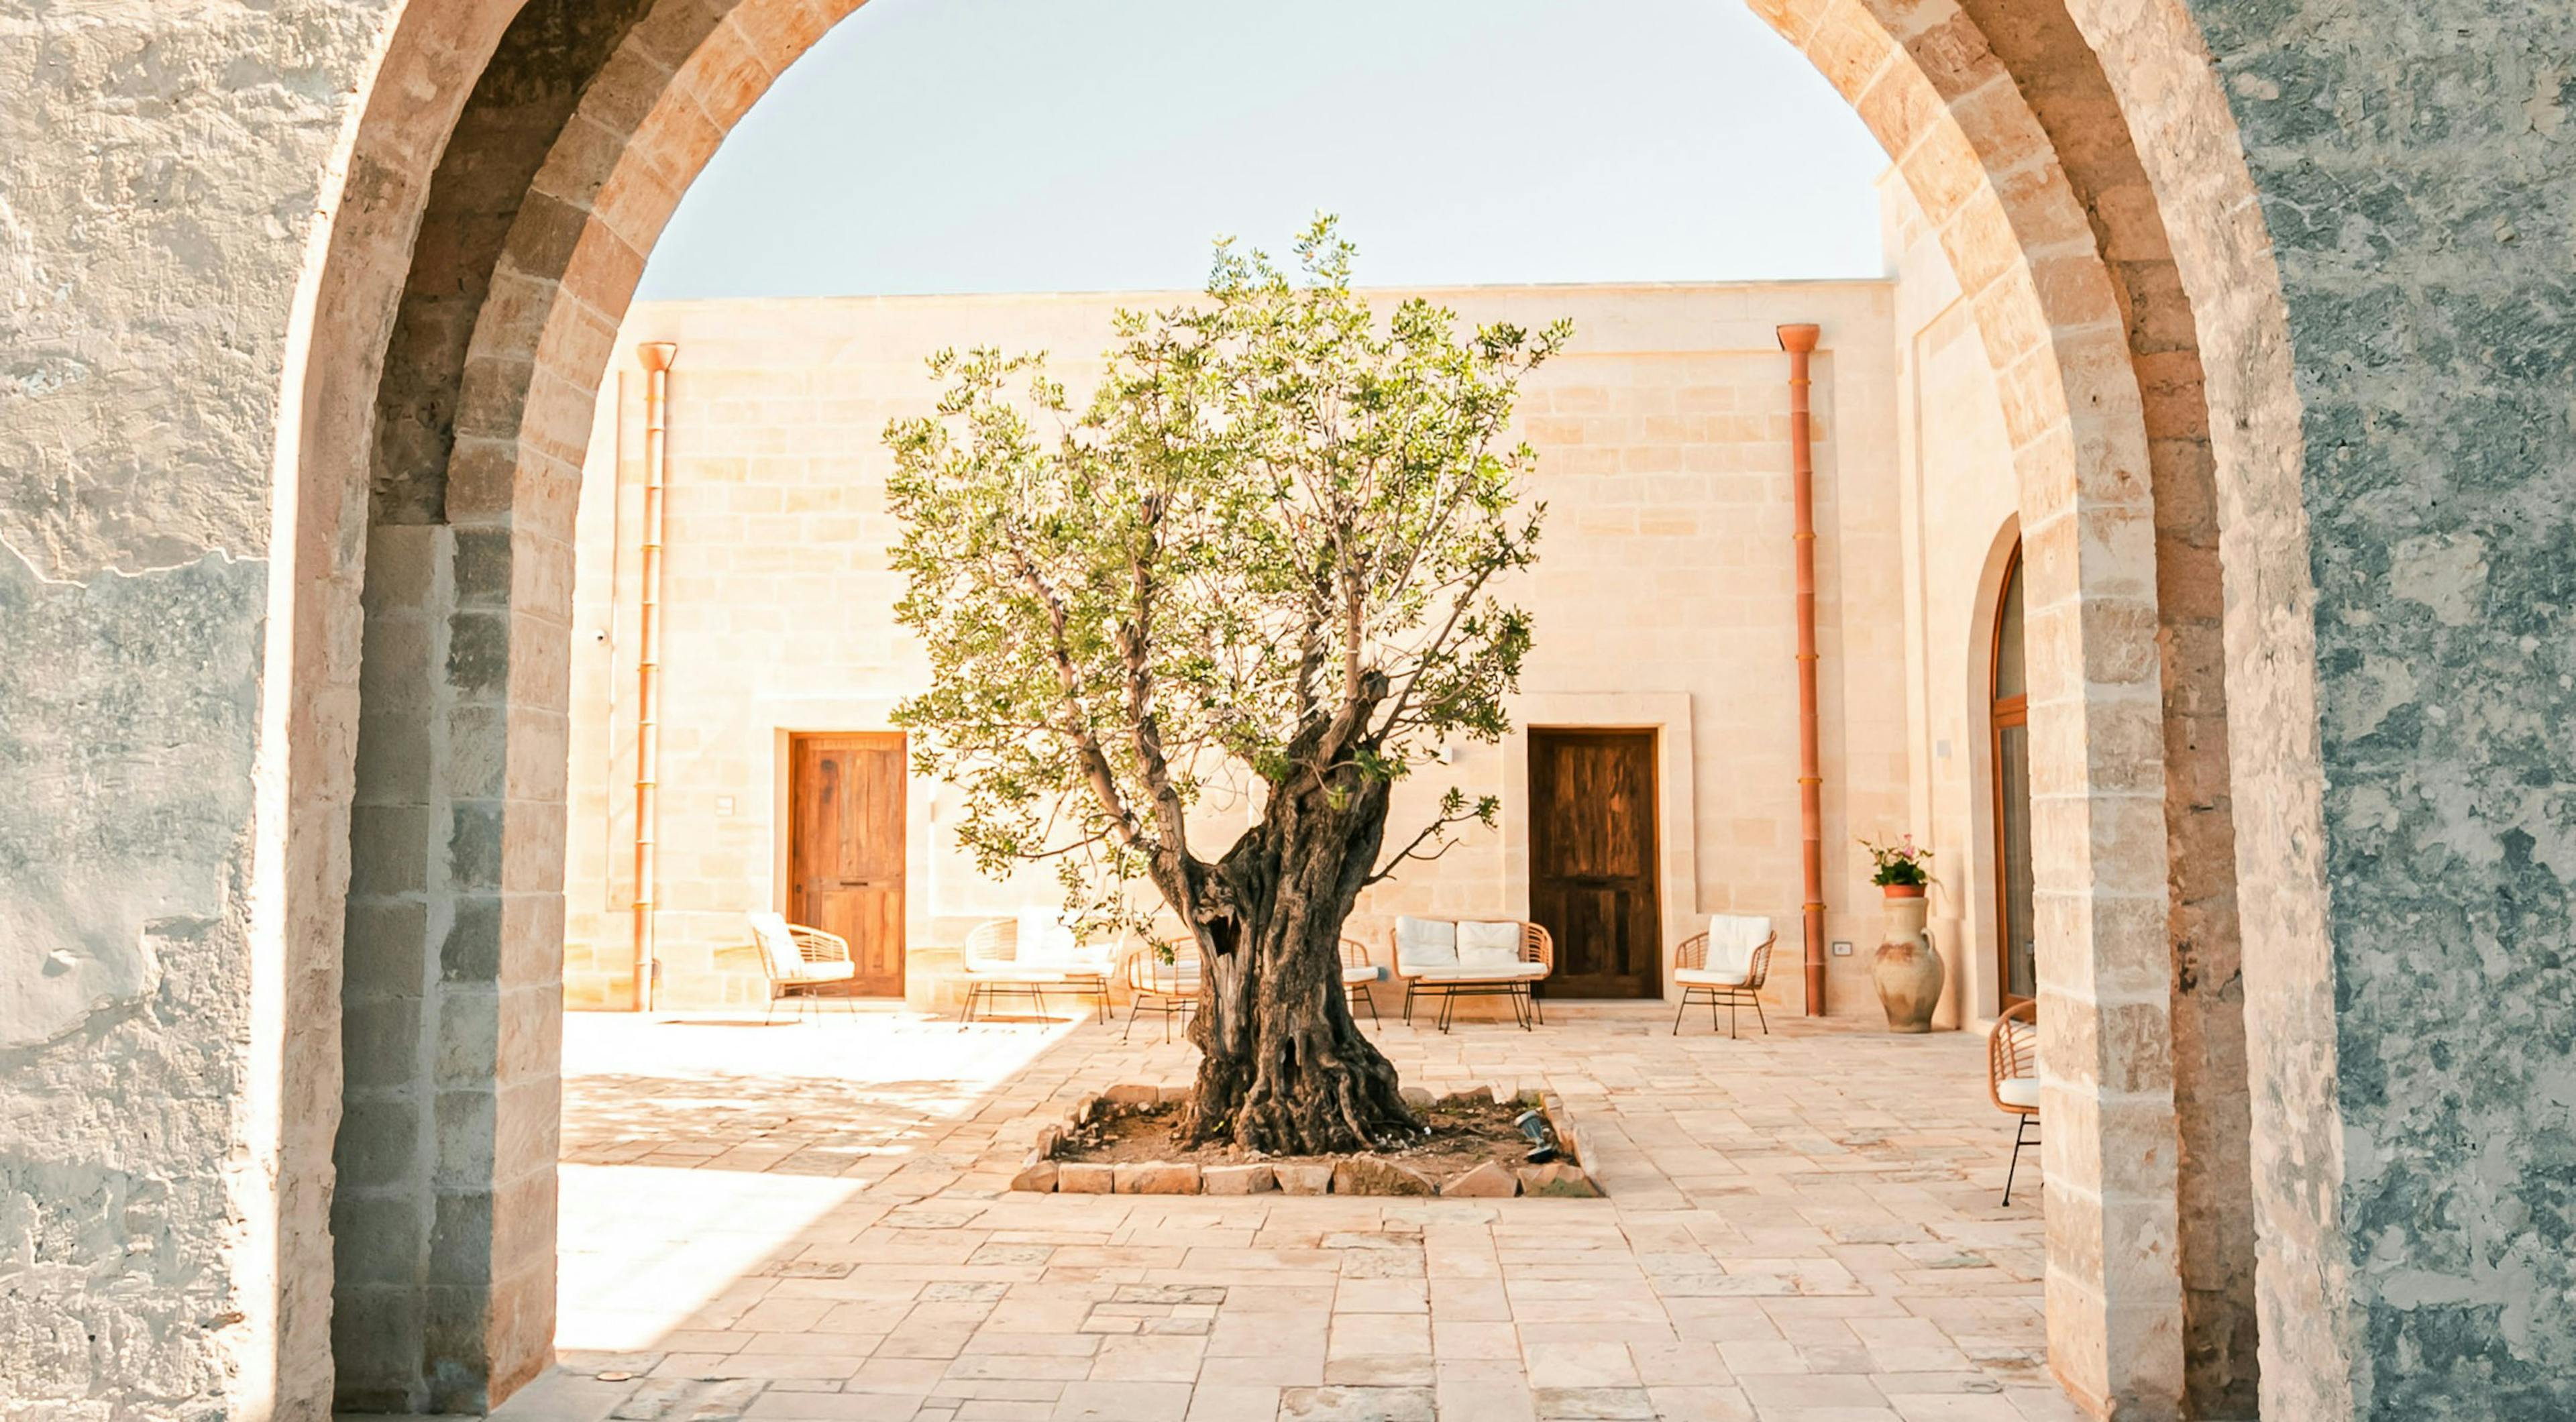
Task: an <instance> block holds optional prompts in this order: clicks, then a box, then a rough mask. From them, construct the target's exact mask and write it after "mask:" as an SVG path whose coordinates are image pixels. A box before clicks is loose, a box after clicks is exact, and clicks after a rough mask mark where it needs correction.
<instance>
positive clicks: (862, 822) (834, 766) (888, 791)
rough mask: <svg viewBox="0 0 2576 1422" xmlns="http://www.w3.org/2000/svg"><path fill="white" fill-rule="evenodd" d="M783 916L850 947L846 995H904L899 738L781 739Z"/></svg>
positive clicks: (901, 758)
mask: <svg viewBox="0 0 2576 1422" xmlns="http://www.w3.org/2000/svg"><path fill="white" fill-rule="evenodd" d="M788 757H789V759H788V804H789V806H790V807H791V809H790V814H791V816H792V817H791V818H790V820H789V821H788V832H787V917H788V918H789V919H790V920H792V921H794V922H797V923H802V924H808V925H810V926H812V927H815V928H819V929H822V930H823V931H825V932H827V933H837V934H839V935H841V936H842V937H843V938H846V939H848V940H850V959H851V961H852V962H853V963H854V964H855V965H856V968H857V975H856V977H855V978H854V979H853V980H852V983H851V987H850V991H852V992H855V993H859V994H862V995H865V996H871V997H875V996H883V997H901V996H902V995H903V850H904V844H903V832H904V827H903V795H904V748H903V734H902V733H901V732H899V731H886V732H868V733H858V734H845V735H817V736H796V737H793V738H791V739H790V741H789V742H788Z"/></svg>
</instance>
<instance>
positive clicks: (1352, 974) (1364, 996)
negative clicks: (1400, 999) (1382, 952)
mask: <svg viewBox="0 0 2576 1422" xmlns="http://www.w3.org/2000/svg"><path fill="white" fill-rule="evenodd" d="M1385 981H1386V969H1384V968H1381V967H1379V966H1378V965H1377V964H1375V963H1373V962H1371V961H1369V950H1368V945H1367V944H1365V943H1362V942H1361V941H1359V940H1358V939H1356V938H1345V939H1343V940H1342V996H1343V998H1344V1000H1346V1001H1356V1002H1365V1003H1367V1004H1368V1010H1369V1021H1370V1022H1371V1023H1373V1024H1374V1023H1376V1022H1377V1021H1378V1015H1377V985H1378V984H1379V983H1382V982H1385ZM1352 1015H1353V1016H1357V1015H1358V1014H1357V1013H1353V1014H1352Z"/></svg>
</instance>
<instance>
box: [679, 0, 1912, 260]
mask: <svg viewBox="0 0 2576 1422" xmlns="http://www.w3.org/2000/svg"><path fill="white" fill-rule="evenodd" d="M1886 165H1887V159H1886V155H1885V154H1884V152H1883V151H1882V150H1880V148H1879V147H1878V145H1877V142H1876V140H1874V139H1872V138H1871V137H1870V135H1869V132H1868V130H1866V129H1865V128H1863V127H1862V126H1861V123H1860V121H1859V119H1858V118H1857V117H1855V116H1854V115H1853V113H1852V111H1851V109H1850V107H1849V106H1848V105H1847V104H1845V103H1844V102H1843V101H1842V99H1841V97H1840V96H1839V95H1837V94H1836V93H1835V92H1834V91H1833V89H1832V88H1831V86H1829V85H1827V84H1826V83H1825V81H1824V80H1823V78H1822V77H1820V76H1819V75H1818V74H1817V73H1816V71H1815V69H1814V68H1813V66H1811V65H1809V64H1808V63H1807V61H1806V60H1805V58H1804V57H1802V56H1801V55H1799V54H1798V53H1797V52H1796V51H1795V50H1793V49H1791V48H1790V47H1789V45H1788V44H1787V43H1786V42H1785V41H1783V40H1781V39H1780V38H1779V37H1778V36H1777V35H1776V34H1774V33H1773V32H1772V30H1771V29H1770V27H1769V26H1768V25H1766V24H1764V23H1763V22H1762V21H1761V20H1760V19H1758V18H1757V17H1755V16H1754V15H1753V14H1752V13H1751V12H1750V11H1749V10H1748V9H1747V8H1746V7H1745V6H1744V5H1743V4H1741V3H1738V0H1298V3H1295V4H1279V3H1252V0H870V3H869V4H867V5H865V6H864V7H862V8H861V9H860V10H859V11H858V12H857V13H856V14H854V15H852V16H851V17H850V18H849V19H847V20H844V21H843V22H842V23H841V24H840V25H839V26H838V27H836V28H835V29H834V30H832V32H831V33H830V34H828V35H826V36H825V37H824V38H823V40H822V41H821V42H820V43H819V44H817V45H816V46H815V47H814V48H813V50H811V51H810V52H809V53H807V55H806V56H805V57H804V58H803V59H801V60H799V61H798V62H797V63H796V64H795V65H794V66H793V67H792V68H791V69H789V71H788V72H787V73H786V74H785V75H784V76H783V77H782V78H781V79H780V80H779V82H778V84H777V85H776V87H774V88H773V89H771V90H770V92H769V94H768V95H767V96H766V97H764V98H763V99H762V100H761V101H760V103H759V104H758V105H757V106H756V107H754V108H753V109H752V111H751V112H750V113H749V114H747V115H746V116H745V117H744V118H743V120H742V122H741V123H740V124H739V125H737V126H736V127H735V129H734V131H733V133H732V135H731V136H730V137H729V138H728V139H727V140H726V141H725V144H724V146H723V148H722V149H720V150H719V151H718V152H717V154H716V156H715V157H714V159H713V160H712V161H710V162H709V164H708V165H707V168H706V171H705V172H704V173H703V174H702V175H701V176H700V177H699V179H698V181H697V182H696V183H695V184H694V185H693V186H692V187H691V188H690V189H689V192H688V194H687V196H686V197H685V199H684V200H683V201H682V202H681V204H680V208H679V211H678V213H677V215H676V216H675V217H674V218H673V219H672V222H671V224H670V226H669V227H668V228H667V229H665V231H664V233H663V236H662V239H661V241H660V243H659V244H658V245H657V246H656V247H655V249H654V251H653V254H652V258H651V263H650V265H649V266H648V267H647V269H646V271H645V275H644V283H643V287H642V289H641V290H640V291H639V293H638V295H639V296H641V297H643V298H646V299H655V300H670V299H680V298H697V297H744V296H839V295H899V294H917V293H960V292H1004V291H1137V290H1168V289H1174V288H1195V287H1197V286H1198V285H1199V284H1200V283H1201V282H1202V280H1203V279H1204V278H1205V276H1206V273H1207V266H1208V251H1209V243H1210V242H1211V240H1212V239H1214V238H1216V237H1218V236H1220V235H1227V236H1234V237H1238V238H1240V239H1241V240H1242V241H1244V242H1245V243H1247V244H1248V245H1251V246H1256V247H1260V248H1263V249H1266V250H1269V251H1271V252H1274V253H1282V254H1284V253H1285V252H1286V250H1287V248H1288V246H1289V243H1290V239H1291V238H1292V237H1293V235H1294V234H1295V233H1296V231H1297V230H1298V229H1299V228H1301V227H1302V226H1304V225H1305V223H1306V222H1307V220H1308V219H1309V218H1310V217H1311V216H1312V215H1313V214H1315V213H1317V212H1319V211H1325V212H1333V213H1337V214H1339V215H1340V216H1341V218H1342V230H1343V233H1344V235H1345V236H1347V237H1349V238H1350V239H1351V240H1353V241H1354V242H1355V243H1357V245H1358V247H1359V261H1358V273H1357V274H1358V278H1359V280H1360V282H1361V283H1362V284H1364V285H1370V286H1414V285H1440V284H1453V283H1455V284H1464V283H1482V282H1573V281H1708V280H1747V279H1765V278H1767V279H1787V278H1808V277H1851V276H1876V275H1879V274H1880V269H1881V261H1880V257H1879V249H1878V216H1877V199H1876V196H1875V193H1874V190H1873V187H1872V183H1873V180H1874V179H1875V178H1876V177H1877V175H1878V173H1879V172H1880V171H1881V170H1882V169H1884V168H1885V167H1886Z"/></svg>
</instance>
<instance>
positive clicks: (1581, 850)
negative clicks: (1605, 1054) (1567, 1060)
mask: <svg viewBox="0 0 2576 1422" xmlns="http://www.w3.org/2000/svg"><path fill="white" fill-rule="evenodd" d="M1529 785H1530V807H1529V815H1530V917H1531V918H1533V919H1535V920H1537V922H1538V923H1539V924H1540V925H1541V926H1542V927H1544V928H1546V929H1547V931H1548V932H1549V933H1551V934H1553V935H1555V937H1556V972H1555V974H1554V975H1553V976H1551V977H1550V978H1549V979H1548V982H1547V994H1548V996H1550V997H1661V996H1663V995H1664V969H1663V960H1664V954H1663V914H1662V910H1661V907H1660V903H1661V896H1660V893H1659V891H1660V889H1661V885H1660V884H1659V883H1658V882H1657V875H1656V872H1655V858H1656V855H1655V733H1654V732H1652V731H1568V730H1557V731H1548V730H1532V731H1531V732H1530V776H1529Z"/></svg>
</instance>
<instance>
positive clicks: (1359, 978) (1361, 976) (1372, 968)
mask: <svg viewBox="0 0 2576 1422" xmlns="http://www.w3.org/2000/svg"><path fill="white" fill-rule="evenodd" d="M1384 981H1386V969H1384V968H1381V967H1379V966H1377V965H1376V964H1374V963H1372V964H1370V965H1369V966H1367V967H1365V968H1344V969H1342V982H1343V983H1344V984H1345V985H1346V986H1350V987H1357V986H1359V985H1360V984H1361V983H1381V982H1384Z"/></svg>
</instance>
